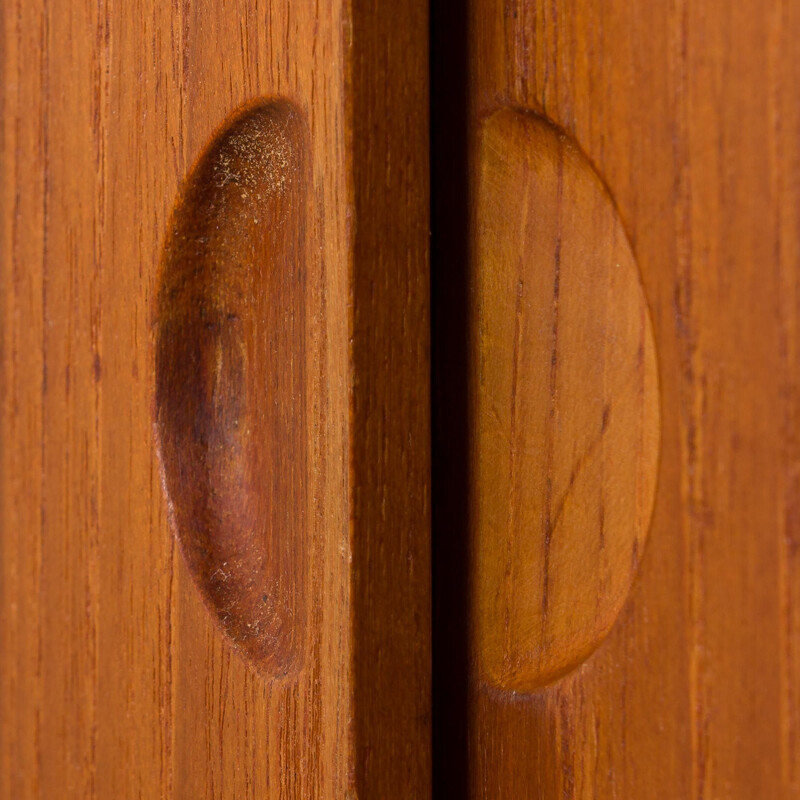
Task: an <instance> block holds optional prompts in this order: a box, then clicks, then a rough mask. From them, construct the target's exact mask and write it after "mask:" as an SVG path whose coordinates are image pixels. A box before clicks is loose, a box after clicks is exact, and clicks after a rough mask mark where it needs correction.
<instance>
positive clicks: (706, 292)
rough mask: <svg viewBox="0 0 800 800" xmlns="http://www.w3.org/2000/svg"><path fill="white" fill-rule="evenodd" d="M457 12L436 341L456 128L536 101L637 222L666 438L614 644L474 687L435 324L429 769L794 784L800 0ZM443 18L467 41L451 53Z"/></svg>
mask: <svg viewBox="0 0 800 800" xmlns="http://www.w3.org/2000/svg"><path fill="white" fill-rule="evenodd" d="M453 15H454V16H455V18H454V16H453ZM458 15H459V12H458V10H456V9H452V8H451V9H450V10H449V11H448V12H444V11H442V12H440V15H439V16H438V17H435V19H434V22H435V26H436V27H435V31H434V37H433V47H432V52H433V53H434V54H435V55H436V54H437V52H438V53H439V55H438V56H436V60H435V69H436V76H435V84H434V89H433V97H434V98H437V97H443V96H444V94H445V91H446V86H447V85H448V81H450V84H449V85H454V83H455V81H457V76H458V73H459V71H463V72H466V71H467V70H468V73H467V74H468V75H469V78H468V83H467V88H466V90H465V93H464V95H463V96H462V97H461V98H459V97H455V98H451V99H449V100H447V101H443V102H448V103H449V106H450V110H451V111H452V110H455V116H456V122H454V123H452V124H451V123H450V122H449V121H448V120H446V119H444V118H443V117H440V116H438V115H436V114H435V115H434V120H433V123H434V130H437V128H438V131H439V133H437V136H439V137H441V139H442V140H443V139H447V140H448V141H447V145H448V147H449V150H448V151H447V153H448V155H447V157H446V160H445V162H444V163H442V164H437V160H436V158H434V164H435V165H437V167H436V168H437V170H438V175H439V179H438V180H435V182H434V187H435V189H434V191H435V197H436V198H437V205H436V206H435V213H434V230H435V231H436V232H438V233H437V235H439V236H445V237H447V238H445V239H444V240H443V241H440V242H437V243H436V244H435V246H434V252H435V255H434V276H437V275H438V274H439V273H440V272H443V275H441V276H440V277H437V278H436V284H435V287H434V293H435V297H436V301H435V304H434V314H435V319H436V321H437V322H436V333H435V336H436V339H437V340H439V339H441V340H442V341H446V343H449V344H452V338H453V337H452V334H449V333H447V332H446V331H445V328H447V327H448V326H450V325H451V324H453V323H454V320H455V321H456V322H459V321H460V322H463V321H464V315H465V312H464V310H463V309H465V308H467V307H468V306H467V304H466V302H464V300H465V299H466V298H462V302H461V304H460V305H458V296H457V297H456V306H457V307H456V310H450V309H453V298H452V297H451V298H449V303H450V305H449V306H448V305H447V303H448V298H446V296H445V293H444V291H443V289H442V288H441V287H443V286H444V285H447V286H452V285H454V284H455V283H456V281H457V280H459V279H460V278H462V277H463V267H462V266H461V265H460V264H459V263H457V262H455V261H454V260H453V259H452V258H449V256H450V254H451V251H452V246H453V242H454V241H456V240H455V238H454V236H455V235H457V231H458V229H459V227H460V226H461V225H463V222H464V219H463V215H464V210H463V203H462V201H461V200H460V198H461V197H463V196H467V195H468V194H469V192H468V191H467V190H468V188H469V187H468V185H467V183H468V180H473V181H474V174H475V173H474V171H473V172H468V171H467V169H466V165H467V164H468V156H469V154H472V155H473V156H474V154H475V152H476V149H475V145H474V139H472V140H470V141H471V142H472V144H470V142H468V141H467V140H466V138H465V136H466V135H464V137H462V139H461V140H460V141H459V137H458V134H457V133H456V134H454V135H453V136H452V137H448V135H447V134H448V132H450V133H452V131H453V130H454V128H456V127H457V126H461V125H463V126H464V128H465V129H467V130H468V129H469V128H468V126H467V125H465V124H464V123H465V122H469V121H471V122H472V123H473V124H474V122H475V120H477V119H478V118H479V117H480V116H481V115H482V114H485V113H487V112H488V111H490V110H492V109H495V108H497V107H498V106H514V107H519V108H527V109H531V110H534V111H538V112H539V113H543V114H544V115H546V116H547V117H549V118H550V119H552V120H553V121H554V122H555V123H557V124H558V125H560V126H562V127H563V128H564V129H565V130H566V131H567V132H568V133H569V134H570V135H571V136H573V137H574V138H575V140H576V141H577V142H578V144H579V145H580V146H581V147H582V149H583V150H584V151H585V152H586V154H587V155H588V157H589V158H590V159H591V161H592V162H593V163H594V165H595V166H596V167H597V169H598V172H599V173H600V174H601V175H602V176H603V178H604V179H605V180H606V182H607V185H608V186H609V188H610V190H611V193H612V195H613V198H614V200H615V202H616V204H617V206H618V208H619V212H620V216H621V219H622V221H623V224H624V226H625V229H626V231H627V232H628V235H629V237H630V240H631V243H632V247H633V250H634V253H635V255H636V258H637V261H638V265H639V268H640V271H641V276H642V281H643V285H644V288H645V295H646V297H647V300H648V302H649V304H650V306H651V309H652V314H653V320H654V329H655V340H656V349H657V352H658V358H659V368H660V393H661V410H662V439H661V441H662V450H661V458H660V465H659V470H658V483H657V490H656V502H655V512H654V520H653V525H652V528H651V531H650V535H649V541H648V545H647V548H646V550H645V553H644V554H643V558H642V562H641V565H640V569H639V577H638V578H637V580H636V582H635V584H634V587H633V591H632V594H631V597H630V599H629V602H628V604H627V606H626V608H625V609H624V610H623V612H622V615H621V617H620V619H619V620H618V622H617V625H616V626H615V627H614V629H613V630H612V632H611V634H610V635H609V637H608V638H607V639H606V641H605V643H604V644H603V645H602V646H601V647H600V648H599V649H598V650H597V651H596V652H595V654H594V655H593V656H592V658H591V659H589V661H588V662H586V663H585V664H584V665H583V666H581V667H580V668H579V669H578V670H576V671H575V672H573V673H571V674H570V675H569V676H567V677H565V678H564V679H562V680H561V681H559V682H557V683H556V684H554V685H552V686H550V687H547V688H545V689H543V690H541V691H539V692H536V693H533V694H529V695H526V696H522V695H519V696H516V697H513V696H507V695H500V696H499V695H498V693H496V692H492V691H490V690H488V689H485V688H483V687H482V686H481V685H480V684H479V683H477V682H472V683H470V684H467V683H466V682H465V679H464V678H463V677H461V678H459V674H458V673H459V668H458V665H459V664H460V663H466V662H467V661H468V659H469V654H470V653H472V652H473V651H472V649H471V648H472V643H471V642H470V641H469V637H468V635H467V633H466V632H465V631H464V628H463V625H462V627H460V628H459V623H458V622H456V623H452V622H451V621H450V619H452V612H453V602H452V601H451V600H450V599H449V597H448V596H443V595H445V594H453V593H455V594H458V593H462V601H461V602H462V603H463V592H464V590H465V588H466V587H464V586H463V585H462V583H461V581H462V579H461V578H459V577H457V576H454V575H453V573H452V572H449V570H450V569H451V567H452V565H453V564H454V563H455V564H456V565H458V564H459V561H463V560H464V559H465V558H466V555H464V556H459V555H458V543H459V541H463V536H464V533H463V531H464V530H465V529H466V525H467V523H468V522H469V520H468V519H465V515H466V512H464V511H459V508H460V505H459V504H460V503H463V493H462V494H461V496H459V492H458V489H459V487H461V488H462V489H463V487H464V486H465V480H464V474H463V470H461V467H459V465H458V461H457V458H458V457H459V455H460V456H462V457H463V455H464V454H463V452H462V451H460V450H459V449H458V448H459V446H455V447H450V445H451V443H452V442H453V441H456V435H460V434H461V432H462V431H459V430H458V426H459V425H461V426H462V428H463V427H464V416H463V414H462V415H461V417H460V418H459V412H458V411H457V410H455V411H454V408H456V409H457V403H458V396H457V395H456V394H455V393H453V392H452V391H451V389H450V388H449V387H448V385H447V377H446V375H444V376H440V375H439V372H440V371H443V372H445V373H447V374H449V375H450V376H451V377H453V382H454V383H456V384H457V383H458V382H459V381H460V380H462V379H461V378H460V376H461V375H463V374H464V373H463V366H464V365H463V363H462V364H461V365H460V366H459V364H458V362H457V361H453V360H451V361H446V359H445V357H444V355H441V353H442V352H446V349H445V348H443V347H442V348H441V349H439V348H440V342H437V345H436V346H437V350H436V354H437V355H436V358H435V367H434V375H435V376H436V381H437V383H438V385H439V389H438V390H437V397H438V400H437V405H438V412H437V414H438V415H437V418H436V425H435V428H436V440H435V441H436V445H435V453H440V454H441V453H445V452H447V453H454V454H455V455H454V456H453V457H452V460H451V461H449V463H448V462H447V459H448V458H450V456H449V455H448V456H445V455H437V456H436V458H437V471H436V472H435V473H434V474H435V475H438V474H439V471H438V470H439V468H440V466H441V465H440V463H439V460H440V459H441V460H444V461H445V464H444V466H445V467H447V466H451V467H452V468H453V470H454V472H455V473H456V479H449V480H450V482H449V483H445V484H444V489H445V492H444V494H443V495H441V496H440V495H438V494H435V495H434V496H435V497H436V498H437V506H436V508H435V512H434V517H435V528H434V529H435V532H436V538H437V539H440V538H441V537H443V539H444V541H442V542H441V543H440V544H438V545H437V548H440V549H441V550H442V551H445V552H448V551H449V552H450V553H451V556H450V559H449V561H448V562H446V565H445V566H441V567H437V581H436V584H435V585H436V586H437V622H436V627H435V636H439V633H440V631H444V634H445V635H446V636H448V637H449V643H450V645H451V646H450V648H449V650H442V649H441V648H440V647H439V644H438V642H439V640H438V639H435V642H436V650H435V663H436V665H437V667H436V670H437V675H438V674H440V673H443V674H445V675H448V674H449V676H450V677H449V679H448V680H449V681H450V682H452V683H455V685H456V688H455V689H451V688H448V687H447V686H445V687H444V690H445V691H447V692H449V700H450V701H454V702H448V703H445V702H444V701H440V699H439V690H440V689H441V688H442V686H443V685H444V684H445V679H444V678H442V679H439V678H437V681H436V683H435V695H434V696H435V698H436V700H435V702H436V715H435V722H434V727H435V730H436V731H437V732H438V733H437V735H436V744H435V753H436V756H437V759H438V760H437V761H436V762H435V763H436V764H437V781H436V786H437V789H439V790H440V791H443V792H445V795H444V796H457V795H456V794H455V793H453V792H457V793H460V794H459V796H467V795H468V796H470V797H486V798H492V799H493V800H498V799H499V798H520V797H538V798H555V797H576V798H577V797H580V798H649V797H663V798H667V797H669V798H695V799H697V800H699V798H720V797H725V798H742V800H744V798H748V799H749V798H755V797H770V798H773V797H774V798H789V797H798V796H800V768H799V767H798V765H800V736H798V720H800V706H799V705H798V702H799V700H800V694H799V693H798V687H799V686H800V605H799V603H800V595H799V594H798V588H797V587H798V586H800V560H799V559H798V553H799V552H800V550H799V549H798V541H799V537H800V529H798V520H799V519H800V518H799V517H798V513H797V509H798V498H800V485H799V484H798V476H799V475H800V448H799V447H798V436H797V425H798V420H800V413H799V412H800V387H798V327H797V318H798V308H800V293H799V292H800V290H799V288H798V286H799V284H798V274H800V250H798V226H797V223H798V218H800V193H799V191H798V186H800V180H799V179H800V162H798V157H797V142H798V141H799V140H800V108H799V107H798V104H797V102H796V101H797V87H798V85H800V55H798V50H797V46H796V42H797V39H798V35H800V9H798V6H797V4H795V3H790V2H785V0H770V2H766V3H765V2H761V1H760V0H759V1H758V2H757V1H756V0H742V2H737V3H725V2H721V1H718V0H678V1H677V2H673V3H651V2H645V1H642V2H639V1H638V0H637V1H636V2H630V1H629V0H565V2H561V3H555V4H554V3H546V2H540V1H539V0H512V1H511V2H500V0H472V2H470V3H469V4H468V17H467V18H464V17H462V18H460V19H459V17H458ZM459 27H461V28H462V29H464V30H465V32H468V42H469V47H468V48H466V47H465V48H464V49H463V50H461V51H459V50H458V49H456V50H455V51H454V50H453V49H452V48H451V49H450V50H448V49H447V45H446V42H447V41H448V40H449V37H450V36H451V31H453V30H458V29H459ZM439 48H441V49H439ZM451 61H453V62H455V64H456V66H455V67H453V66H451V64H450V62H451ZM436 108H437V106H436V103H434V109H436ZM451 118H452V117H451ZM441 144H442V142H441V140H440V141H438V142H437V144H436V146H435V148H434V153H437V152H444V150H440V149H439V148H440V147H441ZM442 176H445V177H447V179H448V180H447V182H446V183H445V182H443V180H442ZM443 186H446V187H448V189H449V188H450V187H454V189H455V191H454V192H453V193H446V192H445V189H444V188H442V187H443ZM474 187H475V184H474V182H473V183H472V189H471V190H470V191H471V192H474V191H475V188H474ZM454 219H455V222H454V221H453V220H454ZM455 246H456V247H457V246H458V245H455ZM463 263H464V262H463V261H462V262H461V264H463ZM509 313H510V312H509ZM459 314H460V315H462V316H461V318H460V319H459ZM447 337H450V339H449V340H448V339H447ZM462 349H463V348H462ZM454 418H455V419H456V421H455V422H453V419H454ZM459 419H460V421H459ZM448 448H450V449H449V450H448ZM459 470H461V472H460V473H459ZM459 474H460V475H461V478H460V479H459V478H458V475H459ZM435 485H436V484H435ZM439 485H442V484H439ZM444 520H449V521H450V526H449V527H448V526H446V525H445V524H444V523H443V521H444ZM454 520H455V522H456V523H457V524H456V525H453V521H454ZM458 526H460V528H459V527H458ZM451 530H452V533H449V531H451ZM437 552H438V551H437ZM439 587H444V588H443V589H441V590H440V588H439ZM443 610H444V611H449V612H451V616H450V618H447V617H446V615H445V614H444V613H443ZM459 651H460V652H459ZM454 652H455V653H456V654H457V657H456V658H453V657H451V654H452V653H454ZM459 681H460V683H459ZM459 685H460V687H461V688H458V686H459ZM462 708H466V709H467V710H466V711H462V710H461V709H462ZM462 728H463V729H465V730H467V731H468V733H467V734H466V735H465V736H463V737H460V736H458V734H456V735H455V736H450V735H449V732H450V731H452V730H454V729H455V730H461V729H462ZM448 737H449V738H448ZM446 787H450V793H449V794H448V793H447V792H446V791H445V789H446ZM453 787H455V789H453Z"/></svg>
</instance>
